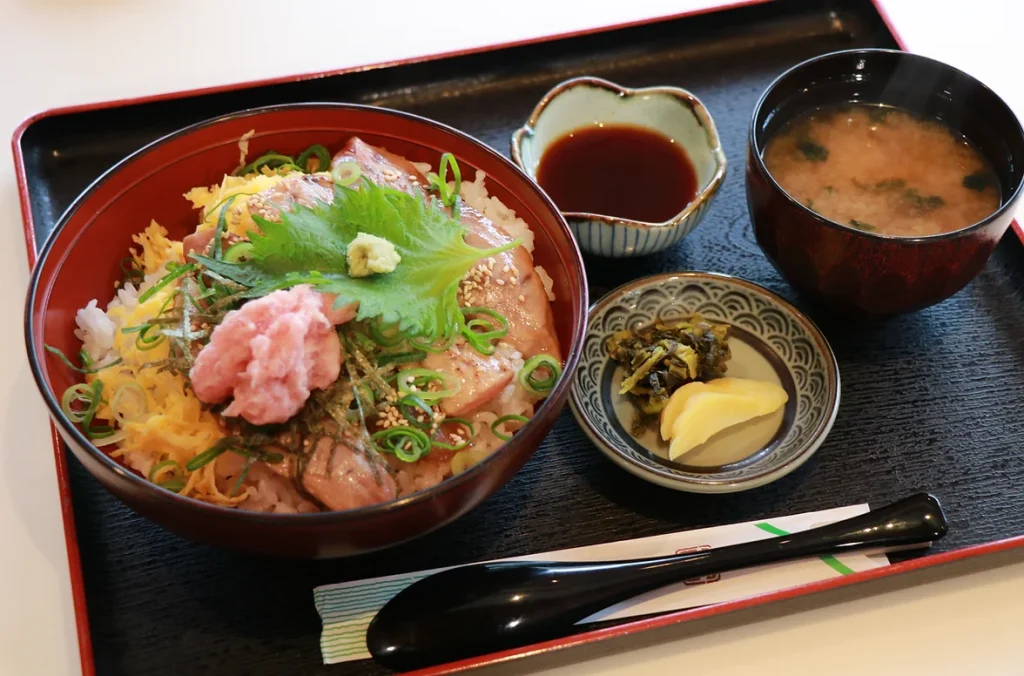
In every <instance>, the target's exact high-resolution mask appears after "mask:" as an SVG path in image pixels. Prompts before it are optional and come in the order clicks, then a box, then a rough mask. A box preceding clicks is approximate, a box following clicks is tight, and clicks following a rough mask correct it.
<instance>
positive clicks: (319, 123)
mask: <svg viewBox="0 0 1024 676" xmlns="http://www.w3.org/2000/svg"><path fill="white" fill-rule="evenodd" d="M250 129H255V130H256V134H255V136H254V137H253V138H252V140H251V142H250V157H256V156H258V155H259V154H261V153H263V152H266V151H267V150H269V149H274V150H277V151H279V152H285V153H290V154H294V153H298V152H299V151H301V150H302V149H304V148H306V147H308V146H310V145H312V144H314V143H321V144H323V145H325V146H327V147H328V148H330V149H332V150H336V149H339V148H340V147H341V146H342V145H343V144H344V142H345V141H346V140H348V139H349V138H350V137H352V136H359V137H360V138H362V139H364V140H365V141H367V142H369V143H372V144H375V145H380V146H384V147H386V148H388V149H389V150H391V151H393V152H396V153H398V154H400V155H404V156H406V157H408V158H409V159H411V160H413V161H418V162H430V163H432V164H433V165H434V166H437V164H438V160H439V158H440V156H441V154H442V153H443V152H451V153H453V154H454V155H455V157H456V158H457V159H458V162H459V165H460V166H461V167H462V170H463V176H464V177H466V178H471V177H472V175H473V173H472V172H470V171H468V169H469V168H473V169H480V170H482V171H484V172H485V173H486V174H487V185H488V188H489V190H490V192H491V194H492V195H494V196H496V197H498V198H499V199H500V200H501V201H502V202H504V203H505V204H506V205H507V206H508V207H510V208H512V209H514V210H515V212H516V214H517V215H519V216H520V217H522V218H523V219H524V220H526V222H527V223H529V224H530V226H531V227H532V228H533V230H534V232H535V235H536V248H535V251H534V255H535V257H536V259H537V262H538V264H540V265H543V266H544V267H545V269H546V270H547V271H548V273H549V274H550V275H551V277H552V278H553V280H554V290H555V293H556V295H557V300H556V301H555V303H554V306H555V307H554V315H555V322H556V325H557V330H558V336H559V341H560V343H561V347H562V350H563V353H564V354H565V355H566V364H565V372H566V373H572V372H573V371H575V369H576V364H577V361H578V357H579V351H580V343H581V342H582V339H583V333H584V327H585V319H586V312H587V305H588V301H587V287H586V281H585V277H584V270H583V260H582V258H581V257H580V252H579V249H578V248H577V247H576V244H575V241H574V240H573V237H572V235H571V234H570V232H569V229H568V227H567V226H566V224H565V220H564V219H563V218H562V216H561V215H560V213H559V211H558V209H557V207H555V205H554V204H553V203H552V202H551V201H550V200H549V199H548V198H547V196H546V195H545V194H544V193H543V192H542V191H541V190H540V189H539V188H537V186H536V185H535V184H534V183H533V182H532V181H530V179H529V178H527V176H526V175H525V174H523V173H522V172H521V171H520V170H519V169H517V168H516V167H515V166H514V165H513V164H512V163H511V162H509V161H508V160H506V159H505V158H504V157H502V156H501V155H499V154H498V153H496V152H495V151H493V150H491V149H490V148H489V147H487V146H485V145H484V144H483V143H481V142H479V141H477V140H475V139H473V138H471V137H469V136H467V135H465V134H462V133H460V132H458V131H455V130H454V129H451V128H449V127H446V126H444V125H441V124H438V123H437V122H432V121H430V120H426V119H423V118H420V117H416V116H414V115H409V114H405V113H400V112H396V111H391V110H385V109H381V108H371V107H367V106H358V105H344V104H329V103H324V104H312V103H311V104H299V105H285V106H275V107H270V108H261V109H256V110H250V111H245V112H241V113H237V114H233V115H228V116H225V117H221V118H218V119H215V120H212V121H209V122H204V123H201V124H198V125H195V126H192V127H188V128H187V129H184V130H182V131H179V132H177V133H175V134H172V135H170V136H167V137H165V138H163V139H161V140H159V141H156V142H154V143H152V144H151V145H149V146H147V147H145V148H143V149H142V150H140V151H138V152H137V153H135V154H134V155H132V156H130V157H128V158H127V159H125V160H123V161H122V162H120V163H119V164H118V165H116V166H115V167H114V168H112V169H111V170H110V171H108V172H107V173H106V174H104V175H103V176H102V177H101V178H100V179H99V180H97V181H96V182H95V183H94V184H93V185H92V186H91V187H90V188H89V189H88V190H86V191H85V193H83V194H82V195H81V196H80V197H79V198H78V199H77V200H76V201H75V202H74V204H73V205H72V206H71V208H70V209H68V211H67V213H66V214H64V216H63V217H62V218H61V220H60V223H59V224H58V226H57V228H56V230H55V231H54V233H53V235H51V236H50V238H49V239H48V240H47V242H46V244H45V245H44V247H43V251H42V253H41V254H40V257H39V261H38V263H37V264H36V267H35V269H34V270H33V273H32V279H31V283H30V286H29V293H28V302H27V307H26V321H25V337H26V341H27V344H28V354H29V361H30V362H31V365H32V372H33V374H34V376H35V379H36V382H37V384H38V386H39V390H40V392H42V394H43V397H44V399H45V400H46V404H47V406H48V407H49V409H50V415H51V417H52V418H53V420H54V421H55V422H56V425H57V428H58V430H59V431H60V434H61V435H62V436H63V438H64V440H65V441H66V442H67V444H68V446H69V447H70V448H71V450H72V452H73V453H74V454H75V456H77V457H78V459H79V460H80V461H81V462H82V463H83V464H84V465H85V467H86V469H88V470H89V472H90V473H91V474H92V475H93V476H95V477H96V478H97V479H98V480H99V481H100V483H102V484H103V485H104V486H105V487H106V488H107V489H109V490H110V491H111V492H112V493H114V494H115V495H116V496H117V497H119V498H120V499H121V500H123V501H124V502H125V503H126V504H127V505H128V506H129V507H131V508H132V509H134V510H135V511H136V512H138V513H139V514H141V515H143V516H145V517H147V518H149V519H151V520H153V521H155V522H156V523H158V524H160V525H162V526H164V527H166V528H167V529H168V530H171V531H173V532H175V533H178V534H180V535H183V536H185V537H188V538H191V539H194V540H197V541H200V542H203V543H206V544H209V545H213V546H217V547H228V548H232V549H238V550H244V551H248V552H252V553H257V554H263V555H271V556H287V557H300V558H331V557H343V556H350V555H354V554H360V553H364V552H369V551H373V550H376V549H381V548H384V547H388V546H391V545H395V544H398V543H400V542H403V541H406V540H409V539H411V538H414V537H417V536H419V535H423V534H424V533H427V532H430V531H432V530H434V529H436V528H439V527H440V526H443V525H444V524H446V523H448V522H450V521H451V520H453V519H455V518H458V517H459V516H461V515H462V514H465V513H466V512H467V511H469V510H470V509H472V508H473V507H475V506H476V505H477V504H479V503H480V502H481V501H483V500H484V499H485V498H487V497H488V496H489V495H491V494H492V493H494V492H495V491H496V490H498V489H499V488H500V487H501V486H503V485H504V484H505V483H506V482H508V480H509V479H511V478H512V476H513V475H514V474H515V473H516V472H517V471H518V470H519V468H520V467H521V466H522V465H523V463H525V462H526V461H527V459H528V458H529V457H530V456H531V455H532V454H533V452H534V451H535V450H536V448H537V447H538V445H539V444H540V442H541V440H542V439H543V438H544V436H545V435H546V434H547V433H548V431H549V430H550V429H551V426H552V424H553V423H554V420H555V417H556V416H557V415H558V413H559V411H561V409H562V407H563V406H564V404H565V400H566V396H567V393H568V387H569V382H570V379H569V378H567V377H563V378H562V379H561V380H560V381H559V383H558V384H557V385H556V386H555V388H554V390H553V391H552V393H551V396H550V397H548V399H547V400H546V401H545V402H544V404H543V405H542V406H540V407H539V408H538V410H537V413H536V415H535V416H534V418H533V419H532V420H531V421H530V423H529V424H528V425H526V426H525V427H524V428H523V429H522V430H521V431H519V432H517V433H516V435H515V437H514V438H513V439H512V441H510V442H508V443H507V444H505V445H504V446H503V447H502V448H501V449H499V450H498V451H497V452H495V453H494V454H493V455H491V456H490V457H489V458H487V459H486V460H484V461H483V462H481V463H479V464H477V465H476V466H474V467H472V468H471V469H469V470H467V471H465V472H463V473H461V474H459V475H457V476H455V477H453V478H451V479H448V480H447V481H445V482H443V483H441V484H440V485H438V486H436V487H434V488H433V489H431V490H428V491H423V492H420V493H416V494H413V495H411V496H409V497H406V498H403V499H401V500H397V501H394V502H390V503H386V504H382V505H378V506H374V507H367V508H363V509H357V510H351V511H345V512H324V513H320V514H258V513H252V512H245V511H242V510H235V509H227V508H223V507H218V506H214V505H210V504H206V503H203V502H200V501H198V500H193V499H191V498H184V497H181V496H178V495H177V494H175V493H171V492H169V491H166V490H163V489H161V488H158V487H157V486H155V485H153V484H151V483H150V482H148V481H147V480H146V479H144V478H142V477H141V476H139V475H138V474H136V473H134V472H133V471H131V470H129V469H127V468H125V467H124V466H122V465H120V464H118V463H117V462H116V461H114V460H112V459H110V458H109V457H108V456H107V455H106V454H105V453H104V452H102V451H101V450H99V449H97V448H96V447H95V446H93V445H92V444H90V443H89V441H88V440H87V439H86V437H85V436H84V435H83V434H82V433H81V432H80V431H79V429H78V428H77V427H75V426H74V425H73V424H72V423H71V422H70V421H69V420H68V418H67V417H66V416H65V415H64V414H63V413H62V412H61V408H60V395H61V394H62V393H63V392H64V390H65V389H66V388H67V387H68V386H70V385H72V384H74V383H75V382H78V380H79V376H78V375H77V374H75V373H73V372H71V371H70V370H69V369H68V368H67V367H65V366H64V365H62V364H61V363H60V362H59V361H58V360H56V359H55V358H54V357H53V356H52V355H48V354H47V353H46V352H45V351H44V349H43V345H44V343H45V344H49V345H53V346H56V347H58V348H60V349H61V350H63V351H64V352H65V353H67V354H77V353H78V350H79V344H78V342H77V340H76V339H75V336H74V333H73V331H74V329H75V312H76V311H77V310H78V309H79V308H81V307H84V306H85V305H86V303H88V302H89V300H90V299H93V298H97V299H99V300H100V302H101V304H105V303H106V301H107V300H109V298H110V297H111V294H112V290H113V287H114V282H115V281H116V280H118V279H120V278H121V275H122V271H121V269H120V261H121V260H122V259H123V258H124V256H125V252H126V250H127V248H128V247H129V246H130V245H131V243H132V242H131V236H132V234H135V233H137V232H140V231H142V230H143V229H144V228H145V227H146V225H148V224H149V222H150V219H155V220H156V221H157V222H159V223H160V224H161V225H163V226H164V227H166V228H167V229H168V230H169V231H170V233H171V235H172V236H173V237H176V238H180V237H182V236H184V235H185V234H187V233H188V232H189V231H191V230H192V229H194V227H195V223H196V220H197V216H196V212H195V211H194V210H193V209H192V208H191V205H190V203H189V202H188V201H187V200H185V199H183V198H182V194H183V193H184V192H186V191H187V190H189V189H190V188H192V187H193V186H197V185H211V184H214V183H219V182H220V180H221V177H222V176H223V174H224V173H225V171H228V172H230V171H231V170H232V169H233V168H234V167H235V166H237V164H238V154H239V153H238V140H239V138H240V137H241V136H242V135H243V134H244V133H246V132H247V131H249V130H250Z"/></svg>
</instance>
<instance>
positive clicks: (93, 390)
mask: <svg viewBox="0 0 1024 676" xmlns="http://www.w3.org/2000/svg"><path fill="white" fill-rule="evenodd" d="M102 403H103V381H102V380H95V381H93V383H92V384H91V385H86V384H85V383H78V384H77V385H72V386H71V387H69V388H68V389H66V390H64V394H63V395H62V396H61V400H60V408H61V410H62V411H63V412H64V415H66V416H67V417H68V420H70V421H71V422H73V423H78V424H79V425H81V426H82V433H83V434H85V436H86V437H88V438H89V439H105V438H107V437H110V436H113V435H114V433H115V432H117V430H116V429H114V428H113V427H111V426H110V425H97V426H95V427H93V426H92V420H93V418H94V417H95V416H96V411H98V410H99V407H100V404H102ZM74 404H81V405H83V406H85V408H84V409H81V410H75V409H74V408H73V405H74Z"/></svg>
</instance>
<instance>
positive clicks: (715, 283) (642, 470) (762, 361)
mask: <svg viewBox="0 0 1024 676" xmlns="http://www.w3.org/2000/svg"><path fill="white" fill-rule="evenodd" d="M694 313H698V314H700V315H701V316H703V317H704V318H705V319H707V320H709V321H712V322H715V323H724V324H729V325H730V327H731V328H730V338H729V346H730V348H731V349H732V354H733V356H732V359H731V360H730V361H729V371H728V375H731V376H738V377H746V378H757V379H759V380H774V381H776V382H778V383H779V384H780V385H782V387H783V388H784V389H785V390H786V391H787V393H788V394H789V401H788V403H787V404H786V406H785V408H784V409H783V410H782V411H780V412H778V414H777V415H776V416H775V417H773V416H765V417H764V418H761V419H757V420H755V421H752V422H751V423H749V424H744V425H741V426H737V428H733V429H732V430H727V431H725V432H722V433H720V434H719V435H716V436H715V437H713V438H712V439H711V440H709V441H708V442H707V443H706V444H704V445H703V446H701V447H698V449H697V450H695V451H693V452H691V453H688V454H687V455H686V456H684V457H683V458H682V459H681V460H682V461H683V462H678V463H677V462H670V461H669V460H668V459H667V449H668V444H667V443H665V442H663V441H662V440H661V439H660V438H659V437H658V436H657V433H656V432H655V431H651V432H649V433H648V434H646V435H645V436H644V437H642V438H635V437H633V436H632V435H631V434H630V432H629V427H630V424H629V423H630V420H631V418H632V415H633V406H632V403H631V402H630V401H629V400H628V398H627V397H625V396H620V395H619V394H618V384H619V382H621V379H622V369H621V368H620V367H619V366H618V365H617V364H616V363H615V362H613V361H612V360H611V359H610V358H609V357H608V354H607V352H606V350H605V340H606V339H607V338H608V336H610V335H611V334H613V333H615V332H616V331H621V330H623V329H627V328H635V327H639V326H644V325H647V324H649V323H651V322H653V321H655V320H656V319H662V320H672V319H684V318H687V317H689V316H690V315H692V314H694ZM570 403H571V405H572V410H573V414H574V415H575V416H576V419H577V420H578V421H579V423H580V426H581V427H582V428H583V431H584V432H586V433H587V436H589V437H590V439H591V440H592V441H593V442H594V443H595V444H596V445H597V447H598V448H599V449H600V450H601V451H602V452H604V454H605V455H607V456H608V457H609V458H611V459H612V460H613V461H615V462H616V463H617V464H619V465H620V466H622V467H623V468H624V469H626V470H628V471H630V472H632V473H633V474H635V475H636V476H639V477H641V478H643V479H646V480H648V481H651V482H653V483H656V484H659V485H661V486H666V487H668V488H674V489H676V490H681V491H690V492H694V493H730V492H735V491H742V490H749V489H751V488H757V487H758V486H763V485H765V484H767V483H770V482H772V481H775V480H776V479H779V478H781V477H783V476H785V475H787V474H789V473H790V472H792V471H793V470H795V469H796V468H797V467H799V466H800V465H802V464H803V463H804V462H806V461H807V460H808V459H809V458H810V457H811V456H812V455H813V454H814V452H815V451H816V450H817V449H818V447H819V446H820V445H821V444H822V442H824V441H825V437H826V436H827V435H828V432H829V430H830V429H831V428H832V423H833V422H834V421H835V417H836V413H837V412H838V410H839V367H838V365H837V364H836V359H835V355H833V354H832V348H831V347H829V344H828V341H826V340H825V337H824V336H823V335H822V333H821V331H820V330H819V329H818V327H817V326H815V325H814V323H813V322H812V321H811V320H810V319H808V318H807V317H806V316H804V315H803V313H801V312H800V311H799V310H797V309H796V308H794V307H793V306H792V305H790V304H789V303H787V302H786V301H785V300H783V299H782V298H779V297H778V296H776V295H775V294H774V293H772V292H770V291H768V290H767V289H765V288H763V287H761V286H758V285H757V284H753V283H751V282H747V281H744V280H742V279H737V278H735V277H729V276H727V275H720V274H715V273H710V272H680V273H670V274H664V275H655V276H652V277H645V278H643V279H639V280H636V281H634V282H631V283H629V284H626V285H624V286H621V287H619V288H618V289H616V290H614V291H612V292H610V293H609V294H607V295H606V296H605V297H604V298H602V299H601V300H599V301H598V302H597V303H596V304H594V306H593V307H592V308H591V310H590V318H589V319H588V325H587V337H586V339H585V341H584V343H583V354H582V356H581V358H580V365H579V369H578V370H577V371H576V375H575V378H574V379H573V382H572V386H571V389H570ZM684 463H685V464H684Z"/></svg>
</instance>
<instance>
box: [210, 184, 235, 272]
mask: <svg viewBox="0 0 1024 676" xmlns="http://www.w3.org/2000/svg"><path fill="white" fill-rule="evenodd" d="M235 197H237V195H228V198H227V199H226V200H224V208H222V209H221V210H220V213H219V214H217V226H216V227H215V228H214V229H213V257H214V258H215V259H216V260H220V258H221V256H222V255H223V253H224V231H225V230H227V229H228V209H230V208H231V205H232V204H234V203H235Z"/></svg>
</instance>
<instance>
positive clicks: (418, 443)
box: [370, 427, 430, 462]
mask: <svg viewBox="0 0 1024 676" xmlns="http://www.w3.org/2000/svg"><path fill="white" fill-rule="evenodd" d="M370 439H372V440H373V443H374V445H375V446H376V447H377V450H379V451H380V452H382V453H391V454H393V455H394V456H395V457H396V458H398V459H399V460H401V461H402V462H416V461H417V460H419V459H420V458H422V457H423V456H424V455H426V454H427V453H429V452H430V437H428V436H427V435H426V433H425V432H424V431H423V430H418V429H416V428H415V427H389V428H387V429H383V430H379V431H377V432H374V433H373V434H371V435H370Z"/></svg>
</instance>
